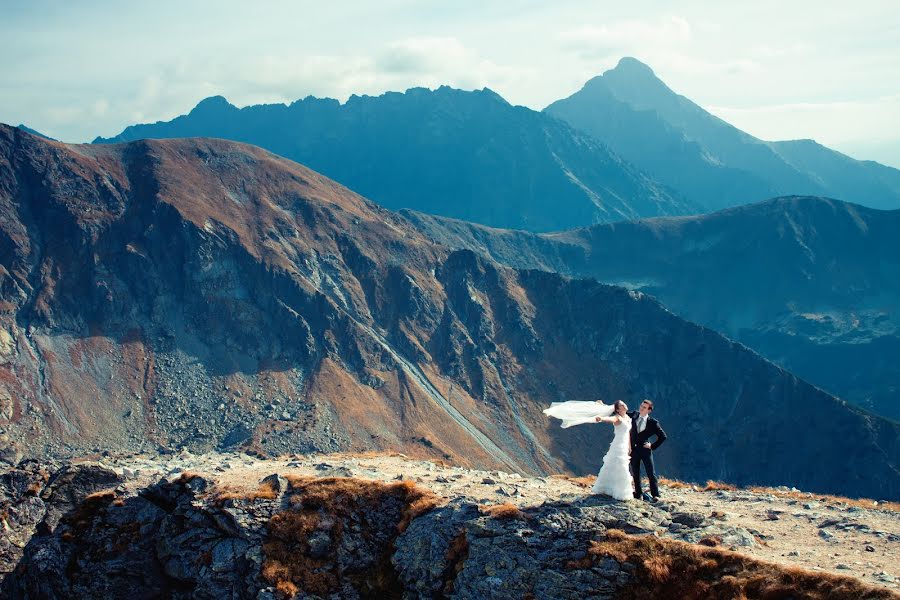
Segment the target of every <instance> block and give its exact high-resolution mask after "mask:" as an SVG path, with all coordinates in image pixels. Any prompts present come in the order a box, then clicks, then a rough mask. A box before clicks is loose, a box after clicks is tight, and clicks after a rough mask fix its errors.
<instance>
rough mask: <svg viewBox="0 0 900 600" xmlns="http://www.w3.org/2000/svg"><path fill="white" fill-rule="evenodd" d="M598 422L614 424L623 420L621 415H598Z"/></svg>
mask: <svg viewBox="0 0 900 600" xmlns="http://www.w3.org/2000/svg"><path fill="white" fill-rule="evenodd" d="M597 422H598V423H612V424H613V425H618V424H619V423H620V422H621V419H619V417H597Z"/></svg>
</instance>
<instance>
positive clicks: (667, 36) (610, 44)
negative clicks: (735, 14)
mask: <svg viewBox="0 0 900 600" xmlns="http://www.w3.org/2000/svg"><path fill="white" fill-rule="evenodd" d="M559 38H560V40H561V41H562V43H563V46H564V47H566V48H568V49H570V50H573V51H575V52H576V53H577V54H578V55H579V56H580V57H581V58H583V59H597V58H605V57H607V56H610V55H613V54H618V55H621V54H622V52H623V51H631V50H632V49H635V48H642V49H645V51H646V48H648V47H650V48H658V47H672V46H682V45H685V44H688V43H690V42H691V40H692V39H693V30H692V28H691V25H690V23H688V22H687V20H685V19H683V18H681V17H675V16H672V17H668V18H664V19H654V20H649V21H641V20H623V21H617V22H612V23H604V24H600V25H582V26H580V27H577V28H575V29H570V30H568V31H564V32H563V33H561V34H560V36H559Z"/></svg>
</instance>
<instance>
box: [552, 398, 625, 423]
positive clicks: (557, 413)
mask: <svg viewBox="0 0 900 600" xmlns="http://www.w3.org/2000/svg"><path fill="white" fill-rule="evenodd" d="M613 411H614V406H613V405H612V404H603V403H602V402H594V401H583V400H570V401H568V402H554V403H553V404H551V405H550V408H545V409H544V414H545V415H547V416H548V417H556V418H557V419H561V420H562V428H563V429H566V428H567V427H571V426H573V425H582V424H584V423H596V419H597V417H609V416H610V415H612V414H613Z"/></svg>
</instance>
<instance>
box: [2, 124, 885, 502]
mask: <svg viewBox="0 0 900 600" xmlns="http://www.w3.org/2000/svg"><path fill="white" fill-rule="evenodd" d="M0 217H2V218H0V265H2V269H3V271H2V275H3V277H2V280H0V290H2V299H3V302H4V310H3V314H2V329H0V331H2V337H0V339H2V341H3V344H2V346H0V418H2V421H0V427H2V431H0V435H2V438H0V443H2V445H3V451H4V454H5V455H6V456H7V458H10V459H11V460H12V459H15V458H16V455H17V454H18V455H21V454H23V453H24V454H26V455H31V456H39V457H44V456H53V455H56V456H72V455H78V454H80V453H83V452H86V451H90V450H92V449H94V448H98V449H110V450H134V449H151V450H152V449H155V448H157V447H159V446H162V447H163V448H171V447H176V448H177V447H179V446H187V447H190V448H193V449H212V448H216V447H221V448H225V447H231V446H235V445H240V444H243V445H244V446H245V447H249V448H254V449H256V450H259V451H262V452H267V453H273V452H274V453H281V452H291V451H301V452H321V451H333V450H385V449H392V450H401V451H403V452H406V453H407V454H410V455H413V456H420V457H424V456H430V457H435V458H442V459H446V460H450V461H453V462H455V463H458V464H460V465H469V466H480V467H493V468H497V467H499V468H503V469H507V470H509V469H514V470H518V471H520V472H523V473H537V474H540V473H548V472H559V471H561V470H563V469H566V468H569V469H578V470H593V469H594V468H596V463H597V457H598V453H599V452H600V449H602V448H603V446H604V445H605V444H606V443H608V441H609V434H610V432H609V431H607V430H606V429H604V428H601V427H599V426H598V427H591V426H585V427H580V428H574V429H572V430H566V431H561V430H560V429H558V427H557V425H556V424H554V423H551V422H549V421H548V420H547V419H545V418H544V416H543V415H542V414H541V408H543V407H544V406H546V405H548V404H549V403H550V402H552V401H557V400H566V399H595V398H603V399H607V400H611V399H615V398H620V397H621V398H624V399H626V400H627V401H628V402H631V403H635V402H636V401H637V400H638V399H640V398H643V397H652V398H654V399H655V400H656V401H657V402H658V407H659V410H658V412H657V414H658V415H659V417H660V418H661V419H662V420H663V423H664V424H665V425H666V429H667V430H668V431H669V433H670V437H671V441H669V442H667V444H666V446H664V447H663V449H662V451H661V452H660V453H659V456H658V464H659V465H660V468H662V469H664V470H665V471H666V472H667V473H669V474H670V475H671V476H674V477H679V478H683V479H688V480H696V481H703V480H706V479H708V478H715V479H725V480H728V481H733V482H736V483H759V484H774V485H779V484H790V485H796V486H798V487H802V488H804V489H809V490H811V491H827V492H843V493H846V494H854V495H866V496H871V497H878V498H886V499H894V498H897V497H898V496H900V488H898V485H900V477H898V464H900V460H898V458H900V425H898V424H896V423H891V422H888V421H885V420H882V419H879V418H875V417H873V416H871V415H868V414H865V413H863V412H860V411H858V410H855V409H853V408H851V407H848V406H847V405H846V404H845V403H844V402H842V401H840V400H837V399H835V398H833V397H831V396H829V395H828V394H826V393H824V392H822V391H820V390H818V389H816V388H814V387H812V386H810V385H808V384H806V383H804V382H803V381H801V380H798V379H797V378H796V377H794V376H793V375H791V374H789V373H787V372H785V371H783V370H782V369H780V368H778V367H776V366H775V365H773V364H771V363H769V362H766V361H765V360H763V359H762V358H761V357H759V356H758V355H757V354H755V353H753V352H752V351H750V350H748V349H746V348H745V347H743V346H741V345H739V344H736V343H733V342H731V341H728V340H727V339H725V338H723V337H722V336H720V335H719V334H717V333H715V332H713V331H711V330H708V329H704V328H701V327H698V326H696V325H694V324H692V323H689V322H687V321H684V320H682V319H680V318H678V317H676V316H675V315H673V314H672V313H670V312H668V311H667V310H665V309H664V308H663V307H662V306H660V305H659V304H658V303H657V302H656V301H654V300H652V299H650V298H649V297H647V296H645V295H642V294H640V293H637V292H633V291H628V290H625V289H623V288H618V287H611V286H606V285H602V284H599V283H597V282H595V281H590V280H568V279H566V278H563V277H561V276H559V275H556V274H552V273H544V272H539V271H516V270H512V269H509V268H504V267H501V266H499V265H497V264H496V263H493V262H491V261H489V260H487V259H484V258H481V257H479V256H478V255H477V254H475V253H473V252H471V251H468V250H460V251H453V250H450V249H448V248H447V247H445V246H442V245H439V244H435V243H433V242H431V241H430V240H429V239H428V238H426V237H425V236H424V235H422V234H421V233H420V232H419V231H418V230H417V229H416V228H415V227H414V226H413V225H412V224H411V223H410V222H409V221H407V220H406V219H404V218H402V217H400V216H399V215H397V214H395V213H391V212H389V211H387V210H384V209H382V208H379V207H378V206H376V205H374V204H373V203H371V202H369V201H367V200H365V199H363V198H361V197H360V196H357V195H355V194H354V193H352V192H350V191H348V190H347V189H345V188H342V187H340V186H338V185H337V184H335V183H333V182H331V181H329V180H327V179H326V178H324V177H322V176H321V175H318V174H316V173H314V172H312V171H310V170H308V169H306V168H304V167H301V166H300V165H297V164H295V163H292V162H290V161H287V160H285V159H282V158H279V157H277V156H274V155H272V154H269V153H267V152H265V151H263V150H261V149H258V148H254V147H250V146H245V145H241V144H235V143H231V142H225V141H222V140H202V139H201V140H196V139H193V140H165V141H151V140H147V141H141V142H135V143H131V144H121V145H85V146H66V145H63V144H58V143H52V142H47V141H44V140H41V139H39V138H36V137H33V136H31V135H28V134H26V133H24V132H21V131H19V130H17V129H14V128H9V127H3V128H0ZM798 412H799V413H801V414H804V415H806V420H805V427H802V428H792V427H785V426H783V423H784V419H785V418H786V416H787V415H789V414H796V413H798ZM788 456H789V458H787V457H788ZM822 465H828V468H822Z"/></svg>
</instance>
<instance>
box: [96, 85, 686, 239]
mask: <svg viewBox="0 0 900 600" xmlns="http://www.w3.org/2000/svg"><path fill="white" fill-rule="evenodd" d="M188 136H203V137H218V138H225V139H230V140H237V141H240V142H247V143H251V144H255V145H257V146H261V147H263V148H266V149H267V150H270V151H272V152H275V153H277V154H280V155H282V156H285V157H287V158H290V159H291V160H295V161H297V162H299V163H302V164H304V165H307V166H309V167H310V168H312V169H315V170H316V171H318V172H320V173H322V174H324V175H326V176H328V177H330V178H332V179H334V180H336V181H338V182H340V183H342V184H343V185H346V186H347V187H349V188H351V189H353V190H355V191H357V192H359V193H361V194H363V195H365V196H366V197H368V198H370V199H372V200H374V201H376V202H378V203H379V204H381V205H382V206H385V207H387V208H391V209H399V208H413V209H416V210H421V211H425V212H430V213H435V214H440V215H447V216H451V217H456V218H461V219H467V220H470V221H475V222H478V223H485V224H488V225H493V226H500V227H516V228H520V229H529V230H534V231H548V230H553V229H561V228H565V227H575V226H580V225H587V224H591V223H598V222H607V221H618V220H622V219H623V218H636V217H640V216H656V215H674V214H689V213H692V212H696V210H697V208H698V207H697V205H695V204H691V203H689V202H687V201H686V200H684V199H683V198H680V197H677V196H675V195H673V194H672V193H671V192H670V191H668V190H667V189H665V188H664V187H663V186H661V185H659V184H658V183H656V182H655V181H652V180H651V179H650V178H648V177H646V176H645V175H643V174H642V173H640V172H639V171H638V170H637V169H635V168H634V167H632V166H631V165H630V164H628V163H626V162H624V161H623V160H622V159H620V158H619V157H618V156H616V155H614V154H612V153H611V152H610V151H609V150H608V149H607V148H606V147H605V146H604V145H603V144H601V143H599V142H596V141H594V140H592V139H590V138H589V137H588V136H586V135H583V134H580V133H578V132H576V131H575V130H573V129H572V128H571V127H569V126H568V125H566V124H564V123H562V122H560V121H558V120H557V119H554V118H552V117H550V116H548V115H546V114H543V113H539V112H535V111H533V110H530V109H527V108H525V107H522V106H512V105H510V104H509V103H507V102H506V101H505V100H503V99H502V98H501V97H500V96H498V95H497V94H495V93H494V92H492V91H490V90H487V89H485V90H481V91H474V92H464V91H461V90H455V89H451V88H448V87H441V88H440V89H437V90H434V91H431V90H426V89H421V88H416V89H411V90H408V91H407V92H406V93H403V94H401V93H395V92H392V93H387V94H384V95H382V96H378V97H369V96H363V97H359V96H353V97H351V98H350V99H349V100H348V101H347V102H346V103H344V104H340V103H339V102H337V101H336V100H331V99H319V98H313V97H309V98H306V99H303V100H298V101H296V102H294V103H292V104H291V105H290V106H285V105H282V104H272V105H259V106H248V107H246V108H242V109H238V108H236V107H235V106H232V105H231V104H229V103H228V102H227V101H226V100H225V99H224V98H222V97H214V98H207V99H206V100H204V101H203V102H201V103H200V104H198V105H197V106H196V107H195V108H194V109H193V110H192V111H191V112H190V113H189V114H187V115H183V116H181V117H178V118H176V119H174V120H172V121H169V122H166V123H162V122H160V123H155V124H149V125H135V126H131V127H128V128H127V129H125V130H124V131H123V132H122V133H121V134H119V135H117V136H115V137H113V138H109V139H102V138H98V139H97V140H95V142H125V141H132V140H137V139H143V138H177V137H188Z"/></svg>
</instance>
